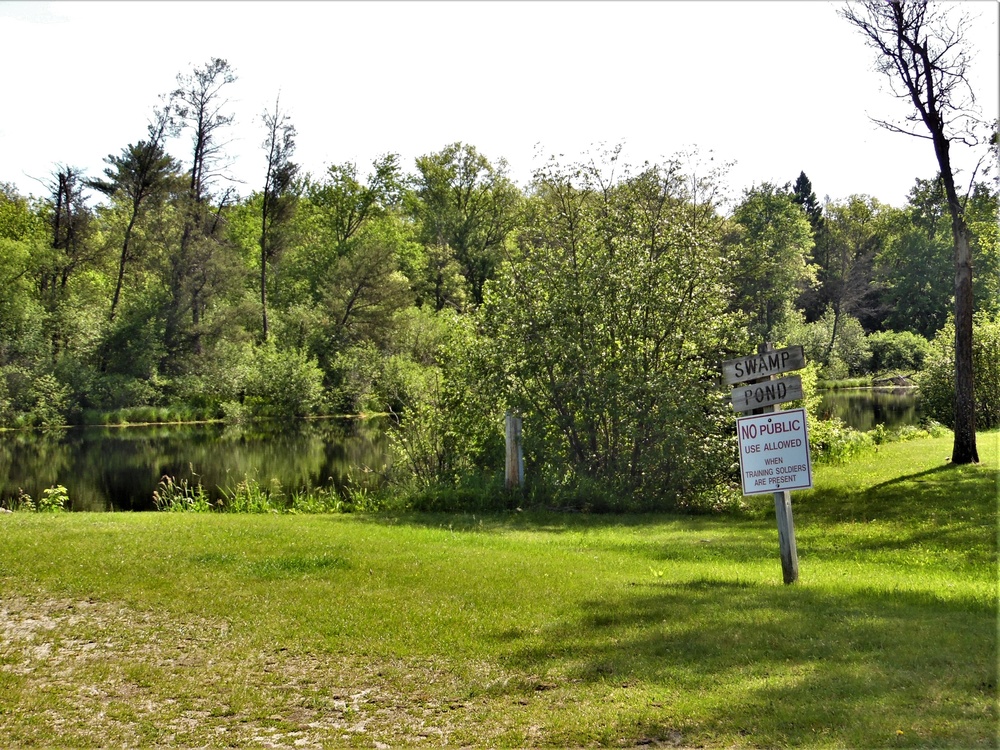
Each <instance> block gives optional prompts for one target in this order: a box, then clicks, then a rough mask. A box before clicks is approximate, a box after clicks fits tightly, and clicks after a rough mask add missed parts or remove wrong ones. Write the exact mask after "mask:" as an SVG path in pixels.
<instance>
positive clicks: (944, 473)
mask: <svg viewBox="0 0 1000 750" xmlns="http://www.w3.org/2000/svg"><path fill="white" fill-rule="evenodd" d="M996 482H997V472H996V471H994V470H990V469H988V468H986V467H983V466H955V465H952V464H946V465H942V466H938V467H935V468H933V469H928V470H926V471H921V472H917V473H914V474H909V475H906V476H901V477H896V478H894V479H891V480H889V481H885V482H881V483H879V484H876V485H873V486H871V487H869V488H867V489H863V490H858V489H856V488H844V487H823V488H820V489H816V490H812V491H810V492H808V493H801V494H800V495H798V496H793V505H794V506H795V520H796V525H797V527H798V528H800V529H803V530H806V529H809V528H810V527H813V528H823V529H824V532H823V533H824V534H827V535H828V538H829V539H832V538H833V537H835V536H836V537H838V544H840V545H843V546H846V547H847V548H853V549H856V550H868V551H876V550H888V549H903V548H907V547H912V548H916V547H932V548H935V549H937V550H938V551H939V552H940V553H950V554H954V555H955V557H956V559H959V558H961V559H964V560H966V561H967V562H969V563H972V564H992V565H995V564H996V561H997V532H996V529H997V489H996V488H997V484H996ZM872 523H875V524H881V526H882V527H884V528H887V529H891V531H886V532H884V533H878V534H875V533H873V534H871V535H865V534H858V533H850V534H840V533H838V531H837V529H836V527H837V526H840V525H855V524H872Z"/></svg>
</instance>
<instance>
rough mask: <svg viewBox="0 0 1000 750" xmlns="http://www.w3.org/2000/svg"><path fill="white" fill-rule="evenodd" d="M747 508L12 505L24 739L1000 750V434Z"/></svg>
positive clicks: (819, 480) (884, 460) (7, 524)
mask: <svg viewBox="0 0 1000 750" xmlns="http://www.w3.org/2000/svg"><path fill="white" fill-rule="evenodd" d="M950 447H951V443H950V439H947V438H942V439H927V440H918V441H914V442H908V443H892V444H887V445H884V446H882V447H881V449H880V452H879V453H878V454H877V455H875V456H873V457H871V458H867V459H864V460H861V461H858V462H855V463H852V464H849V465H846V466H839V467H819V468H818V470H817V472H816V488H815V489H814V490H812V491H809V492H798V493H793V509H794V517H795V525H796V536H797V544H798V551H799V567H800V576H801V578H800V582H799V583H797V584H795V585H793V586H785V585H783V584H782V582H781V566H780V560H779V557H778V542H777V530H776V528H775V524H774V520H773V504H772V501H771V500H770V499H769V498H770V496H765V498H763V499H760V500H758V501H755V503H756V505H755V506H754V509H753V510H752V511H751V512H750V513H748V514H747V515H746V516H744V517H739V518H734V517H684V516H667V515H650V516H585V515H579V514H574V515H569V514H567V515H555V514H534V513H532V514H527V513H518V514H511V515H503V516H487V517H479V516H472V515H427V514H418V515H412V516H395V517H389V516H369V517H361V516H333V515H330V516H287V515H282V516H277V515H275V516H252V515H232V514H175V513H170V514H167V513H164V514H154V513H149V514H124V513H120V514H51V515H46V514H28V513H20V514H18V513H15V514H12V515H3V516H2V517H0V625H2V627H3V633H2V635H0V745H3V746H5V747H10V746H32V745H34V746H46V747H48V746H73V747H85V746H152V745H155V746H178V747H191V746H211V747H216V746H217V747H226V746H252V747H288V748H294V747H342V746H358V747H384V746H414V745H416V746H419V745H423V746H428V747H436V746H440V745H443V744H448V745H458V746H463V745H464V746H490V747H502V746H510V747H530V746H556V747H585V746H615V747H621V746H625V747H631V746H644V747H656V746H661V747H791V746H803V747H834V748H879V747H893V748H895V747H942V748H971V747H996V746H997V744H998V735H997V727H998V723H997V721H998V716H997V599H998V591H997V588H998V587H997V584H998V581H997V523H996V521H997V496H998V476H1000V472H998V462H997V456H998V452H1000V450H998V449H1000V446H998V433H996V432H994V433H985V434H981V435H980V437H979V447H980V453H981V455H982V457H983V459H984V462H983V463H982V464H980V465H978V466H961V467H956V466H951V465H949V464H948V462H947V457H948V456H949V455H950Z"/></svg>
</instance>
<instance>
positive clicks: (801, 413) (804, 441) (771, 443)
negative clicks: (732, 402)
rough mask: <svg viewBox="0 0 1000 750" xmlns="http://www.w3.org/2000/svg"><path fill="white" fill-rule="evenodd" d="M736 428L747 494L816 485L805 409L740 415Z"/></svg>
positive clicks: (804, 488)
mask: <svg viewBox="0 0 1000 750" xmlns="http://www.w3.org/2000/svg"><path fill="white" fill-rule="evenodd" d="M736 431H737V433H738V435H739V441H740V477H741V478H742V482H743V494H744V495H759V494H763V493H765V492H779V491H781V490H807V489H809V488H810V487H812V486H813V483H812V464H811V463H810V461H809V435H808V433H807V431H806V412H805V409H789V410H788V411H779V412H775V413H773V414H759V415H756V416H753V417H739V418H738V419H737V420H736Z"/></svg>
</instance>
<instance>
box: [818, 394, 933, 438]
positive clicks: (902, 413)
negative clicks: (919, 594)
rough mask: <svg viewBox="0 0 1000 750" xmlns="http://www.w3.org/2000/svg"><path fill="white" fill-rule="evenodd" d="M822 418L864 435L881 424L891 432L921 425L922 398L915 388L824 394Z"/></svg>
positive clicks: (821, 410)
mask: <svg viewBox="0 0 1000 750" xmlns="http://www.w3.org/2000/svg"><path fill="white" fill-rule="evenodd" d="M820 415H821V416H824V417H831V416H834V417H840V418H841V419H842V420H843V421H844V422H845V423H846V424H847V425H848V426H849V427H853V428H854V429H856V430H862V431H865V432H867V431H868V430H871V429H874V428H875V426H876V425H880V424H884V425H885V426H886V429H889V430H892V429H896V428H899V427H904V426H906V425H917V424H919V423H920V416H921V413H920V397H919V394H918V393H917V389H916V388H848V389H845V390H836V391H825V392H824V393H823V400H822V401H821V402H820Z"/></svg>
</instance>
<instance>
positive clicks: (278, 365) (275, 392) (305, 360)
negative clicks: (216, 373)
mask: <svg viewBox="0 0 1000 750" xmlns="http://www.w3.org/2000/svg"><path fill="white" fill-rule="evenodd" d="M243 390H244V401H243V403H244V405H245V406H246V407H247V409H249V411H250V413H251V414H252V415H253V416H255V417H304V416H306V415H308V414H312V413H314V412H315V411H316V410H317V408H318V407H319V405H320V403H321V400H322V396H323V372H322V371H321V370H320V369H319V367H318V366H317V364H316V360H314V359H312V358H310V357H309V356H308V354H307V353H306V352H305V351H304V350H302V349H288V350H280V349H278V348H277V347H276V346H275V345H274V343H268V344H265V345H263V346H259V347H257V348H256V349H255V350H254V351H253V354H252V355H251V357H250V360H249V363H248V366H247V370H246V375H245V379H244V382H243Z"/></svg>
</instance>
